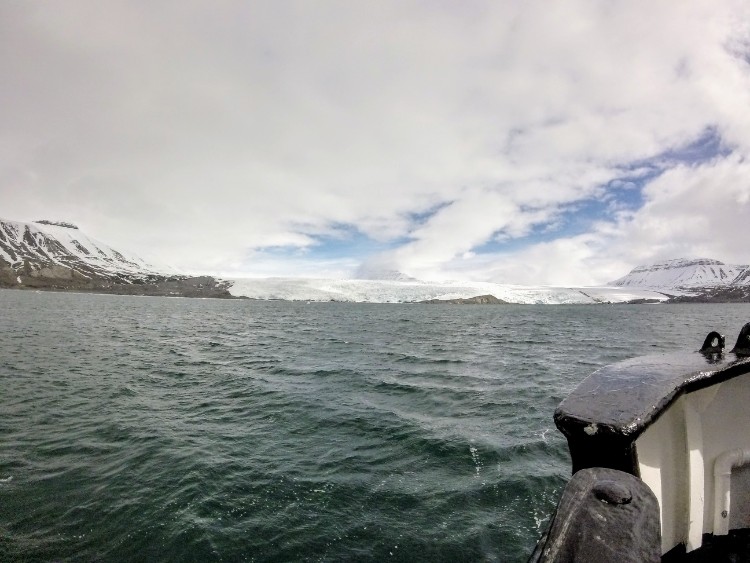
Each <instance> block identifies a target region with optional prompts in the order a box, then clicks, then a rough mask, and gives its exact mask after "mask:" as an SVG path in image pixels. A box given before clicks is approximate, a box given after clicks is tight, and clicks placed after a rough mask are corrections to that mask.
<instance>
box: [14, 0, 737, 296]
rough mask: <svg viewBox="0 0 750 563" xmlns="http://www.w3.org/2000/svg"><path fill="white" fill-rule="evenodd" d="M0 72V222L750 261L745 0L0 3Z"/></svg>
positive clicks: (305, 243) (484, 256)
mask: <svg viewBox="0 0 750 563" xmlns="http://www.w3.org/2000/svg"><path fill="white" fill-rule="evenodd" d="M0 76H2V77H3V78H2V87H0V155H2V156H0V217H3V218H5V219H14V220H19V221H30V220H37V219H56V220H64V221H71V222H73V223H76V224H77V225H79V227H80V228H81V229H83V230H84V231H85V232H86V233H87V234H88V235H90V236H93V237H95V238H97V239H99V240H102V241H104V242H106V243H108V244H110V245H111V246H113V247H115V248H122V249H125V250H129V251H134V252H135V253H137V254H139V255H141V256H142V257H144V258H146V259H149V260H153V261H157V262H163V263H168V264H170V265H173V266H175V267H177V268H180V269H182V270H183V271H185V272H194V273H213V274H218V275H221V276H225V277H263V276H301V277H335V278H349V277H357V276H360V277H362V276H376V275H379V274H381V273H383V272H390V271H398V272H402V273H404V274H405V275H409V276H412V277H415V278H418V279H424V280H435V281H440V280H456V281H460V280H475V281H493V282H498V283H511V284H533V285H539V284H542V285H596V284H602V283H605V282H607V281H611V280H613V279H616V278H618V277H621V276H623V275H624V274H626V273H627V272H628V271H629V270H630V269H631V268H633V267H635V266H636V265H638V264H649V263H654V262H657V261H661V260H666V259H671V258H682V257H685V258H696V257H709V258H715V259H718V260H722V261H724V262H726V263H730V264H749V263H750V251H748V245H747V240H748V239H749V238H750V3H748V2H747V1H746V0H739V1H732V0H705V1H702V0H695V1H691V2H676V1H666V0H665V1H658V2H654V1H653V0H648V1H640V0H627V1H623V0H606V1H597V0H580V1H577V0H570V1H566V2H549V1H535V0H529V1H520V0H501V1H497V0H495V1H479V0H462V1H461V2H448V1H441V0H432V1H426V0H414V1H411V0H399V1H396V0H357V1H351V0H340V1H339V0H317V1H314V2H313V1H307V0H300V1H286V0H278V1H273V2H270V1H248V0H242V1H240V0H237V1H233V0H217V1H210V2H209V1H207V0H206V1H194V0H161V1H157V2H145V1H140V0H131V1H127V2H126V1H118V0H104V1H102V0H85V1H83V0H66V1H65V2H39V1H35V0H23V1H21V0H5V1H3V2H2V3H0Z"/></svg>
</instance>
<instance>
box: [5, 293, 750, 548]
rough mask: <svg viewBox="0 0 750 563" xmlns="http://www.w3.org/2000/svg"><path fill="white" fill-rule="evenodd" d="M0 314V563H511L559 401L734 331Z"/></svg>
mask: <svg viewBox="0 0 750 563" xmlns="http://www.w3.org/2000/svg"><path fill="white" fill-rule="evenodd" d="M0 306H2V308H3V315H2V316H1V317H0V357H2V358H3V362H2V364H0V385H2V389H3V391H2V396H3V417H2V418H1V419H0V436H2V440H0V560H2V561H19V560H101V561H125V560H133V561H134V560H151V561H221V560H228V561H292V560H315V561H328V560H357V561H382V560H396V561H477V560H484V561H525V560H526V556H527V555H528V553H529V551H530V550H531V548H532V546H533V544H534V541H535V540H536V538H537V536H538V534H539V533H540V530H541V528H542V527H543V526H544V523H545V521H546V518H547V516H548V515H549V513H550V511H551V510H552V509H553V508H554V506H555V504H556V502H557V498H558V496H559V493H560V491H561V489H562V486H563V485H564V483H565V481H566V479H567V476H568V472H569V462H568V455H567V449H566V445H565V440H564V438H562V436H560V435H559V433H557V431H556V430H555V429H554V427H553V425H552V420H551V416H552V411H553V410H554V408H555V406H556V405H557V403H558V402H559V401H560V400H561V399H562V398H563V397H564V396H565V395H566V394H567V392H568V391H569V390H570V389H572V388H573V387H574V386H575V385H576V384H577V383H578V382H579V381H580V380H581V379H582V378H583V377H584V376H586V375H587V374H588V373H590V372H591V371H593V370H594V369H596V368H597V367H599V366H601V365H603V364H605V363H610V362H613V361H617V360H620V359H624V358H626V357H629V356H632V355H635V354H636V353H638V352H639V351H641V350H643V349H644V348H646V347H649V346H651V345H652V344H653V343H654V342H659V341H660V338H662V339H663V333H665V332H666V331H670V339H668V340H669V341H668V342H667V343H666V344H664V346H667V345H672V344H674V343H678V342H691V343H692V342H695V343H696V344H694V345H692V348H695V347H696V346H697V345H699V344H700V341H702V337H703V336H704V333H705V332H706V331H707V330H709V329H719V330H723V331H725V332H732V331H733V330H736V328H738V327H739V326H741V325H742V324H743V323H744V321H745V320H747V318H748V317H750V315H748V313H750V308H749V307H747V306H744V305H733V306H731V307H723V306H713V307H705V306H704V307H700V306H675V307H670V308H669V309H668V310H667V309H661V308H655V307H638V306H633V307H618V308H613V307H565V306H561V307H543V306H542V307H535V306H524V307H515V306H508V307H502V308H490V307H487V308H482V307H477V308H462V307H457V308H454V307H437V308H430V307H413V306H398V305H384V306H373V305H366V304H360V305H358V304H340V303H330V304H320V305H319V306H318V305H316V306H314V307H310V306H304V305H301V304H295V303H283V302H270V303H267V302H248V301H234V302H224V301H213V300H178V299H160V298H153V299H138V298H128V297H117V296H93V295H73V294H51V293H49V294H35V293H31V292H18V291H15V292H13V291H0ZM664 311H667V312H668V314H664ZM614 333H617V335H618V337H617V338H616V339H613V338H612V337H611V336H612V334H614Z"/></svg>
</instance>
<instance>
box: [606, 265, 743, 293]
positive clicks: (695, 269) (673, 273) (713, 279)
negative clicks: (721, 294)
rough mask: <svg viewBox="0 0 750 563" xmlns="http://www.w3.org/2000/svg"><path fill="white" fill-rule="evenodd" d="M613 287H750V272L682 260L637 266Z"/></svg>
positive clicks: (691, 288) (686, 288) (730, 266)
mask: <svg viewBox="0 0 750 563" xmlns="http://www.w3.org/2000/svg"><path fill="white" fill-rule="evenodd" d="M610 285H614V286H619V287H642V288H649V289H664V290H673V289H685V290H696V289H700V288H715V287H721V286H732V285H750V268H749V267H748V266H733V265H728V264H724V263H723V262H720V261H719V260H712V259H710V258H698V259H695V260H688V259H685V258H680V259H677V260H667V261H666V262H660V263H658V264H652V265H650V266H637V267H636V268H634V269H633V270H631V271H630V273H629V274H627V275H626V276H623V277H621V278H620V279H618V280H615V281H613V282H610Z"/></svg>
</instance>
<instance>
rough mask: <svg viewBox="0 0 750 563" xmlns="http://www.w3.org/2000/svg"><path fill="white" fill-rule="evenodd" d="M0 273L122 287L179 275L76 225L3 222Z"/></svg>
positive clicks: (47, 221)
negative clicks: (111, 283)
mask: <svg viewBox="0 0 750 563" xmlns="http://www.w3.org/2000/svg"><path fill="white" fill-rule="evenodd" d="M0 269H2V270H3V271H5V272H6V273H8V274H12V273H15V274H17V277H18V279H21V277H22V276H31V277H47V278H58V277H73V276H74V275H75V276H78V277H81V278H88V279H108V280H112V281H117V282H121V283H132V282H134V281H142V280H147V279H149V278H152V277H165V276H174V275H178V272H177V271H176V270H174V269H172V268H169V267H166V266H157V265H154V264H150V263H148V262H146V261H145V260H143V259H142V258H140V257H138V256H136V255H135V254H132V253H125V252H121V251H118V250H115V249H114V248H112V247H110V246H109V245H107V244H104V243H103V242H100V241H97V240H95V239H93V238H91V237H89V236H88V235H86V234H85V233H83V232H82V231H81V230H79V229H78V227H77V226H75V225H73V224H72V223H66V222H63V221H49V220H40V221H34V222H29V223H25V222H21V221H10V220H6V219H0Z"/></svg>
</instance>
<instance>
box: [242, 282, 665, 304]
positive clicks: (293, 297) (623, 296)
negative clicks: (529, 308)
mask: <svg viewBox="0 0 750 563" xmlns="http://www.w3.org/2000/svg"><path fill="white" fill-rule="evenodd" d="M229 281H231V282H232V284H233V285H232V287H231V288H230V289H229V291H230V293H231V294H232V295H234V296H238V297H239V296H244V297H249V298H252V299H285V300H290V301H350V302H357V303H362V302H369V303H412V302H419V301H426V300H428V299H465V298H469V297H475V296H477V295H494V296H495V297H497V298H498V299H503V300H505V301H508V302H510V303H523V304H545V305H546V304H550V305H552V304H587V303H622V302H626V301H631V300H633V299H656V300H659V301H665V300H666V299H667V296H666V295H664V294H662V293H658V292H656V291H651V290H645V289H638V288H632V287H629V288H620V287H580V288H576V287H543V286H539V287H527V286H517V285H501V284H495V283H485V282H460V283H430V282H400V281H390V280H351V279H342V280H330V279H309V278H262V279H260V278H235V279H232V280H229Z"/></svg>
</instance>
